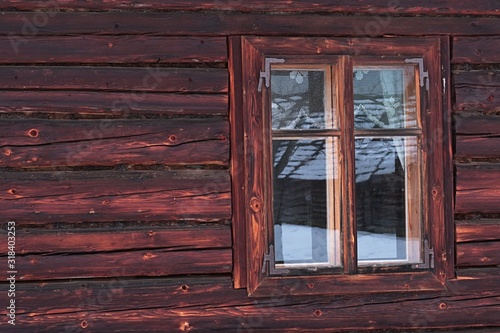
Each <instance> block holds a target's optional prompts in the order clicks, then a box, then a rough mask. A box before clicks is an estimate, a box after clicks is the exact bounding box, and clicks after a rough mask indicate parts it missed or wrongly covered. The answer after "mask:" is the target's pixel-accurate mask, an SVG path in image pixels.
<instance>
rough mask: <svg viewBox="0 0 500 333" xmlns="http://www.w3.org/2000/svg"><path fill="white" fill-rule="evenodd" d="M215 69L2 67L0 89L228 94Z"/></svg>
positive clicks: (225, 77)
mask: <svg viewBox="0 0 500 333" xmlns="http://www.w3.org/2000/svg"><path fill="white" fill-rule="evenodd" d="M227 87H228V75H227V70H225V69H218V68H163V67H158V66H156V67H154V66H148V67H142V68H139V67H137V68H132V67H95V66H71V67H62V66H43V67H42V66H22V67H21V66H4V67H1V68H0V89H19V90H30V89H42V90H93V91H96V90H105V91H123V90H125V91H148V92H169V93H172V92H175V93H179V92H180V93H187V92H196V93H227V91H228V90H227Z"/></svg>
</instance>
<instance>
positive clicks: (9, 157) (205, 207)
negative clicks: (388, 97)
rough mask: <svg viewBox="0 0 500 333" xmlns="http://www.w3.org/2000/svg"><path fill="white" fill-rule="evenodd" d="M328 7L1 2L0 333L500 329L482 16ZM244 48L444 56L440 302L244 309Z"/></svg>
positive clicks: (464, 7)
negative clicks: (279, 41)
mask: <svg viewBox="0 0 500 333" xmlns="http://www.w3.org/2000/svg"><path fill="white" fill-rule="evenodd" d="M331 2H333V1H327V0H317V1H309V0H300V1H293V2H290V1H282V0H280V1H269V2H266V1H256V0H249V1H226V0H222V1H214V2H207V1H200V0H197V1H180V0H179V1H158V0H137V1H128V0H110V1H103V2H100V1H76V0H50V1H39V0H29V1H15V0H3V1H0V142H1V144H0V179H1V185H0V211H1V216H2V220H1V224H2V229H1V230H2V233H1V237H2V239H1V241H0V244H2V249H1V250H0V267H2V272H3V273H2V276H3V277H4V278H3V280H4V282H2V283H1V285H2V288H1V289H2V292H1V294H0V303H1V310H0V313H1V314H2V320H1V321H0V332H188V331H189V332H208V331H214V330H218V331H220V332H309V331H310V332H357V331H359V332H364V331H380V332H382V331H383V332H387V331H389V332H392V331H393V332H441V331H446V332H449V331H451V332H488V333H491V332H498V331H500V255H499V253H500V94H499V89H500V79H499V78H500V4H499V3H498V1H496V0H484V1H480V2H476V1H472V0H462V1H451V0H441V1H435V2H432V4H431V3H429V2H428V1H423V0H418V1H411V2H408V4H406V2H404V3H403V1H397V0H396V1H386V0H384V1H382V0H376V1H368V0H360V1H354V0H343V1H336V2H335V4H332V3H331ZM245 36H265V37H271V36H273V37H280V36H281V37H311V38H317V39H321V38H343V39H344V40H345V48H346V50H348V48H349V39H351V38H359V39H363V38H376V39H379V40H381V41H383V40H384V38H385V39H391V38H392V37H400V38H405V37H408V38H410V37H411V38H425V37H433V38H434V37H437V38H439V39H440V40H441V41H442V43H443V44H445V45H446V46H447V47H446V48H444V49H445V50H448V51H447V52H444V53H442V54H441V63H442V64H443V68H442V69H441V70H442V79H443V86H444V88H443V89H449V90H448V92H449V93H445V94H444V95H443V96H446V98H444V99H443V100H438V99H437V98H436V99H435V100H434V101H433V103H441V106H442V109H443V110H445V112H448V114H451V115H452V120H453V121H452V122H450V123H445V124H444V125H443V129H444V130H443V132H440V133H436V137H435V138H433V140H435V142H436V144H442V145H444V147H445V148H444V151H445V154H446V153H450V151H449V150H452V152H451V153H450V154H452V156H453V159H452V161H450V162H451V163H446V159H444V161H445V163H444V165H442V166H440V167H442V169H444V174H445V175H447V176H446V177H447V178H446V179H445V182H444V184H445V185H444V187H445V188H443V189H439V191H440V192H438V193H441V194H442V195H437V197H438V199H437V200H441V201H440V203H442V205H443V207H444V208H443V209H444V211H445V214H446V215H447V216H453V217H454V221H450V225H448V226H447V227H448V228H451V229H452V230H453V231H454V236H453V237H452V239H444V240H443V244H442V246H443V247H445V244H451V246H449V248H446V249H445V250H446V251H447V252H446V251H444V252H446V253H449V254H450V255H452V256H454V262H455V265H454V267H451V269H450V271H451V272H447V273H446V274H447V276H448V279H446V281H444V287H443V288H442V289H441V290H439V291H436V290H431V288H429V289H428V290H427V289H422V290H421V291H414V290H412V291H411V292H408V291H401V292H397V293H394V292H391V293H388V292H384V290H381V291H380V292H377V293H370V294H365V293H363V290H362V289H361V290H359V293H352V294H350V295H333V296H332V295H330V296H327V295H321V294H320V295H310V296H289V295H288V296H286V295H281V294H273V292H272V291H270V292H269V294H268V296H263V297H249V296H248V293H247V290H246V289H245V287H246V285H247V283H246V282H247V281H246V277H247V275H246V271H245V270H246V266H245V264H246V257H247V253H246V252H245V249H244V247H242V246H235V243H236V242H241V240H242V239H245V235H244V229H241V228H235V225H238V224H239V225H241V224H244V223H245V216H246V213H245V212H244V211H242V210H241V209H235V207H240V206H241V204H242V202H243V200H245V199H244V189H242V188H241V184H242V183H243V181H244V179H245V177H246V176H247V175H248V172H247V170H244V168H243V155H244V152H243V147H242V144H241V142H242V141H243V131H244V126H243V123H242V117H241V114H240V113H238V112H236V110H237V109H238V100H241V99H243V90H242V87H243V86H244V85H245V84H247V83H246V82H242V77H241V71H242V68H241V67H242V57H245V58H246V59H248V58H251V57H252V56H253V55H252V54H246V55H242V54H241V45H240V44H241V40H242V39H241V38H242V37H245ZM367 48H369V45H367ZM321 52H322V50H318V53H321ZM346 52H348V51H346ZM256 70H259V68H256ZM240 111H241V110H240ZM447 149H448V151H447ZM431 195H432V194H431ZM9 221H13V222H15V226H16V245H15V251H16V258H15V260H16V267H15V268H16V271H17V273H16V284H15V288H16V289H15V304H16V313H15V315H16V316H15V319H16V320H15V324H16V325H15V326H14V325H11V324H9V323H8V321H9V320H10V318H9V317H8V316H7V314H8V313H9V310H8V309H6V307H7V306H8V304H9V303H8V302H9V299H10V296H9V297H8V296H7V290H8V289H9V283H8V282H6V279H5V276H6V275H7V277H8V274H7V271H8V247H7V239H8V238H7V236H8V232H7V229H8V222H9ZM453 222H454V225H453ZM440 232H441V231H440ZM447 235H453V233H449V234H447ZM445 256H446V254H445ZM258 260H260V259H258ZM437 260H438V261H439V260H443V261H446V258H437ZM367 279H368V280H369V279H370V278H367ZM305 283H306V282H305ZM372 283H374V284H375V283H377V280H376V279H373V282H372ZM355 287H356V286H352V287H351V289H353V288H355ZM303 288H305V289H307V288H311V287H310V285H307V283H306V284H305V285H304V286H303Z"/></svg>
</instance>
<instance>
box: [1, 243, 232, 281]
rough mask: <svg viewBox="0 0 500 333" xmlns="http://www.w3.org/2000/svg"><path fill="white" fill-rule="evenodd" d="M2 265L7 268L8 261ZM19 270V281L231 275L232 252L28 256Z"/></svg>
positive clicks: (19, 260)
mask: <svg viewBox="0 0 500 333" xmlns="http://www.w3.org/2000/svg"><path fill="white" fill-rule="evenodd" d="M0 264H2V265H3V266H5V267H7V258H6V257H2V258H0ZM16 270H17V272H18V273H17V276H16V277H17V279H18V280H20V281H30V280H34V281H37V280H53V279H77V278H99V277H110V276H112V277H115V278H120V277H124V276H134V277H135V276H167V275H185V274H220V273H230V272H231V249H230V248H227V249H218V250H186V251H171V250H161V249H159V250H139V251H126V252H125V251H121V252H116V253H92V254H59V255H50V256H39V255H27V256H22V257H17V259H16Z"/></svg>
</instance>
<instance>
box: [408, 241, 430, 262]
mask: <svg viewBox="0 0 500 333" xmlns="http://www.w3.org/2000/svg"><path fill="white" fill-rule="evenodd" d="M411 268H434V249H433V248H432V247H430V246H429V241H428V240H427V239H425V240H424V262H423V263H421V264H414V265H411Z"/></svg>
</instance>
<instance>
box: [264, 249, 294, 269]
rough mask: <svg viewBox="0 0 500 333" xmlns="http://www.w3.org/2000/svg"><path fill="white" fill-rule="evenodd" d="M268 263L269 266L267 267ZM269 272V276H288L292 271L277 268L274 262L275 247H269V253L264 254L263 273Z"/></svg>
mask: <svg viewBox="0 0 500 333" xmlns="http://www.w3.org/2000/svg"><path fill="white" fill-rule="evenodd" d="M266 262H267V263H268V265H266ZM266 272H269V275H276V274H288V273H290V271H289V270H288V269H286V268H276V265H275V262H274V246H273V245H272V244H271V245H269V253H268V254H264V260H263V261H262V273H266Z"/></svg>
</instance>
